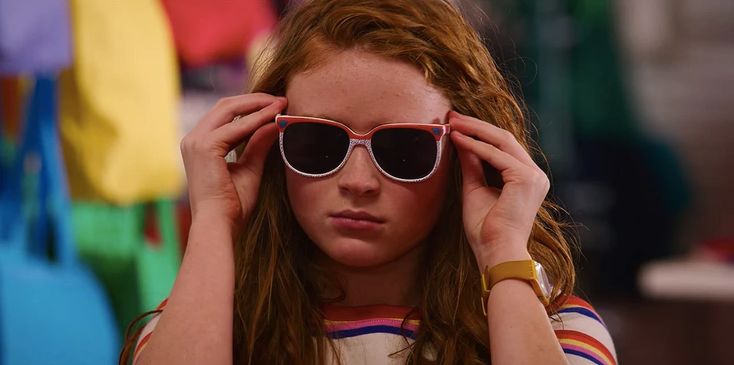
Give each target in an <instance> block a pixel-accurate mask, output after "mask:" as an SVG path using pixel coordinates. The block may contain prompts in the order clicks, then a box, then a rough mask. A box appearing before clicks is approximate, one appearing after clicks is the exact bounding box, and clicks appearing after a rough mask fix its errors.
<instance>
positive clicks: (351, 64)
mask: <svg viewBox="0 0 734 365" xmlns="http://www.w3.org/2000/svg"><path fill="white" fill-rule="evenodd" d="M286 97H287V98H288V109H287V113H288V114H291V115H304V116H314V117H323V118H328V119H333V120H337V121H340V122H342V123H344V124H346V125H348V126H350V127H351V128H352V129H353V130H354V131H356V132H365V131H368V130H369V129H371V128H373V127H375V126H377V125H380V124H384V123H445V118H446V113H447V112H448V111H449V109H450V108H451V105H450V103H449V101H448V99H447V98H446V97H444V95H443V93H442V92H441V91H440V90H438V89H437V88H435V87H433V86H432V85H430V84H429V83H428V82H427V81H426V80H425V79H424V77H423V73H422V72H421V71H420V70H418V69H417V68H416V67H415V66H412V65H409V64H406V63H403V62H400V61H396V60H392V59H388V58H384V57H381V56H377V55H374V54H371V53H367V52H364V51H359V50H349V51H344V52H340V53H337V54H335V55H334V56H332V57H328V58H327V60H326V61H325V62H324V63H323V64H321V65H319V66H318V67H316V68H313V69H310V70H307V71H304V72H300V73H297V74H295V75H294V76H293V77H292V78H291V79H290V81H289V83H288V86H287V88H286Z"/></svg>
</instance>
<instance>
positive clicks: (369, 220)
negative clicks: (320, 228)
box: [329, 210, 385, 232]
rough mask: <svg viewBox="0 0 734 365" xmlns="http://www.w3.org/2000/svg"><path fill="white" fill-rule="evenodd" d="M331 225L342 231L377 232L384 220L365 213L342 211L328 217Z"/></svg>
mask: <svg viewBox="0 0 734 365" xmlns="http://www.w3.org/2000/svg"><path fill="white" fill-rule="evenodd" d="M329 218H330V221H331V223H332V224H333V225H334V226H335V227H336V228H337V229H340V230H344V231H352V232H353V231H373V232H377V231H378V230H379V229H381V227H383V224H384V223H385V219H384V218H380V217H376V216H374V215H372V214H369V213H367V212H365V211H358V210H343V211H341V212H338V213H334V214H331V215H329Z"/></svg>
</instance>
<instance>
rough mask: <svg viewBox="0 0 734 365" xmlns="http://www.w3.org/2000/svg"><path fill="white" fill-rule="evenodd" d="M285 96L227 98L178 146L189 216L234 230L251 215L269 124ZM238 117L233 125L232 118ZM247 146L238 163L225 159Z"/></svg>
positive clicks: (272, 135) (272, 129) (271, 131)
mask: <svg viewBox="0 0 734 365" xmlns="http://www.w3.org/2000/svg"><path fill="white" fill-rule="evenodd" d="M286 104H287V102H286V99H285V98H284V97H275V96H272V95H268V94H263V93H256V94H245V95H238V96H232V97H227V98H223V99H221V100H219V102H217V104H216V105H215V106H214V108H212V109H211V110H210V111H209V112H207V114H206V115H205V116H204V117H203V118H202V119H201V120H200V121H199V123H198V124H197V125H196V127H194V129H193V130H191V132H189V134H187V135H186V136H185V137H184V138H183V140H182V141H181V155H182V156H183V162H184V167H185V169H186V177H187V179H188V190H189V200H190V202H191V213H192V217H193V218H194V219H196V217H197V216H198V215H199V214H201V213H202V212H206V214H208V215H217V216H219V217H221V218H223V219H225V220H226V221H227V223H228V224H230V227H231V228H232V229H233V230H235V229H236V228H237V227H238V226H239V225H240V224H241V223H242V222H243V221H244V220H245V219H246V218H247V217H248V216H249V214H250V212H252V210H253V208H254V206H255V202H256V201H257V193H258V189H259V187H260V180H261V178H262V171H263V165H264V163H265V158H266V157H267V154H268V151H269V150H270V147H271V146H272V144H273V142H274V141H275V140H276V138H277V135H278V129H277V127H276V126H275V123H272V121H273V119H275V116H276V115H277V114H278V113H280V112H281V111H282V110H283V109H284V108H285V106H286ZM237 116H240V118H238V119H237V120H234V121H233V119H235V117H237ZM243 142H246V143H247V144H246V147H245V150H244V153H243V154H242V156H240V157H239V159H238V161H237V162H234V163H227V162H226V161H225V156H226V155H227V153H229V151H231V150H233V149H234V148H236V147H237V146H238V145H239V144H240V143H243Z"/></svg>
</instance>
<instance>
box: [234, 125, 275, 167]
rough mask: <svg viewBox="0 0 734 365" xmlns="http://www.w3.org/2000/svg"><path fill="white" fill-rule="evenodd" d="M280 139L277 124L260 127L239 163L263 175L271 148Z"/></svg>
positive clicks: (248, 143) (251, 138)
mask: <svg viewBox="0 0 734 365" xmlns="http://www.w3.org/2000/svg"><path fill="white" fill-rule="evenodd" d="M277 138H278V127H277V126H276V125H275V123H270V124H266V125H264V126H262V127H260V128H259V129H258V130H257V131H255V133H254V134H253V135H252V137H250V140H249V141H248V142H247V145H246V146H245V150H244V152H243V153H242V156H241V157H240V159H239V161H238V163H239V164H240V165H242V166H244V167H246V168H248V169H250V170H252V171H254V172H256V173H257V174H261V173H262V170H263V165H264V164H265V159H266V158H267V155H268V152H269V151H270V147H271V146H272V145H273V143H275V141H276V140H277Z"/></svg>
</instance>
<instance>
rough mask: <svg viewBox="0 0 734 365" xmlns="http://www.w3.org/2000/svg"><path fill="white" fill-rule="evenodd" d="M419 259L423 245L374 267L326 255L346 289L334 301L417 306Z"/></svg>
mask: <svg viewBox="0 0 734 365" xmlns="http://www.w3.org/2000/svg"><path fill="white" fill-rule="evenodd" d="M422 259H423V245H418V246H417V247H416V248H414V249H413V250H411V251H410V252H408V253H406V254H405V255H403V256H401V257H399V258H397V259H395V260H393V261H391V262H388V263H385V264H382V265H379V266H373V267H350V266H345V265H341V264H339V263H337V262H334V261H333V260H331V259H329V258H326V260H327V261H328V263H329V264H328V265H329V267H330V268H331V270H332V271H333V272H334V275H335V276H336V277H337V278H338V280H339V283H340V285H341V288H342V289H343V290H344V293H345V297H344V299H343V300H341V301H339V302H336V303H334V304H337V305H344V306H362V305H374V304H387V305H396V306H416V305H417V304H418V302H419V300H420V288H419V287H418V278H419V277H418V275H419V268H420V265H421V263H422Z"/></svg>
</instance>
